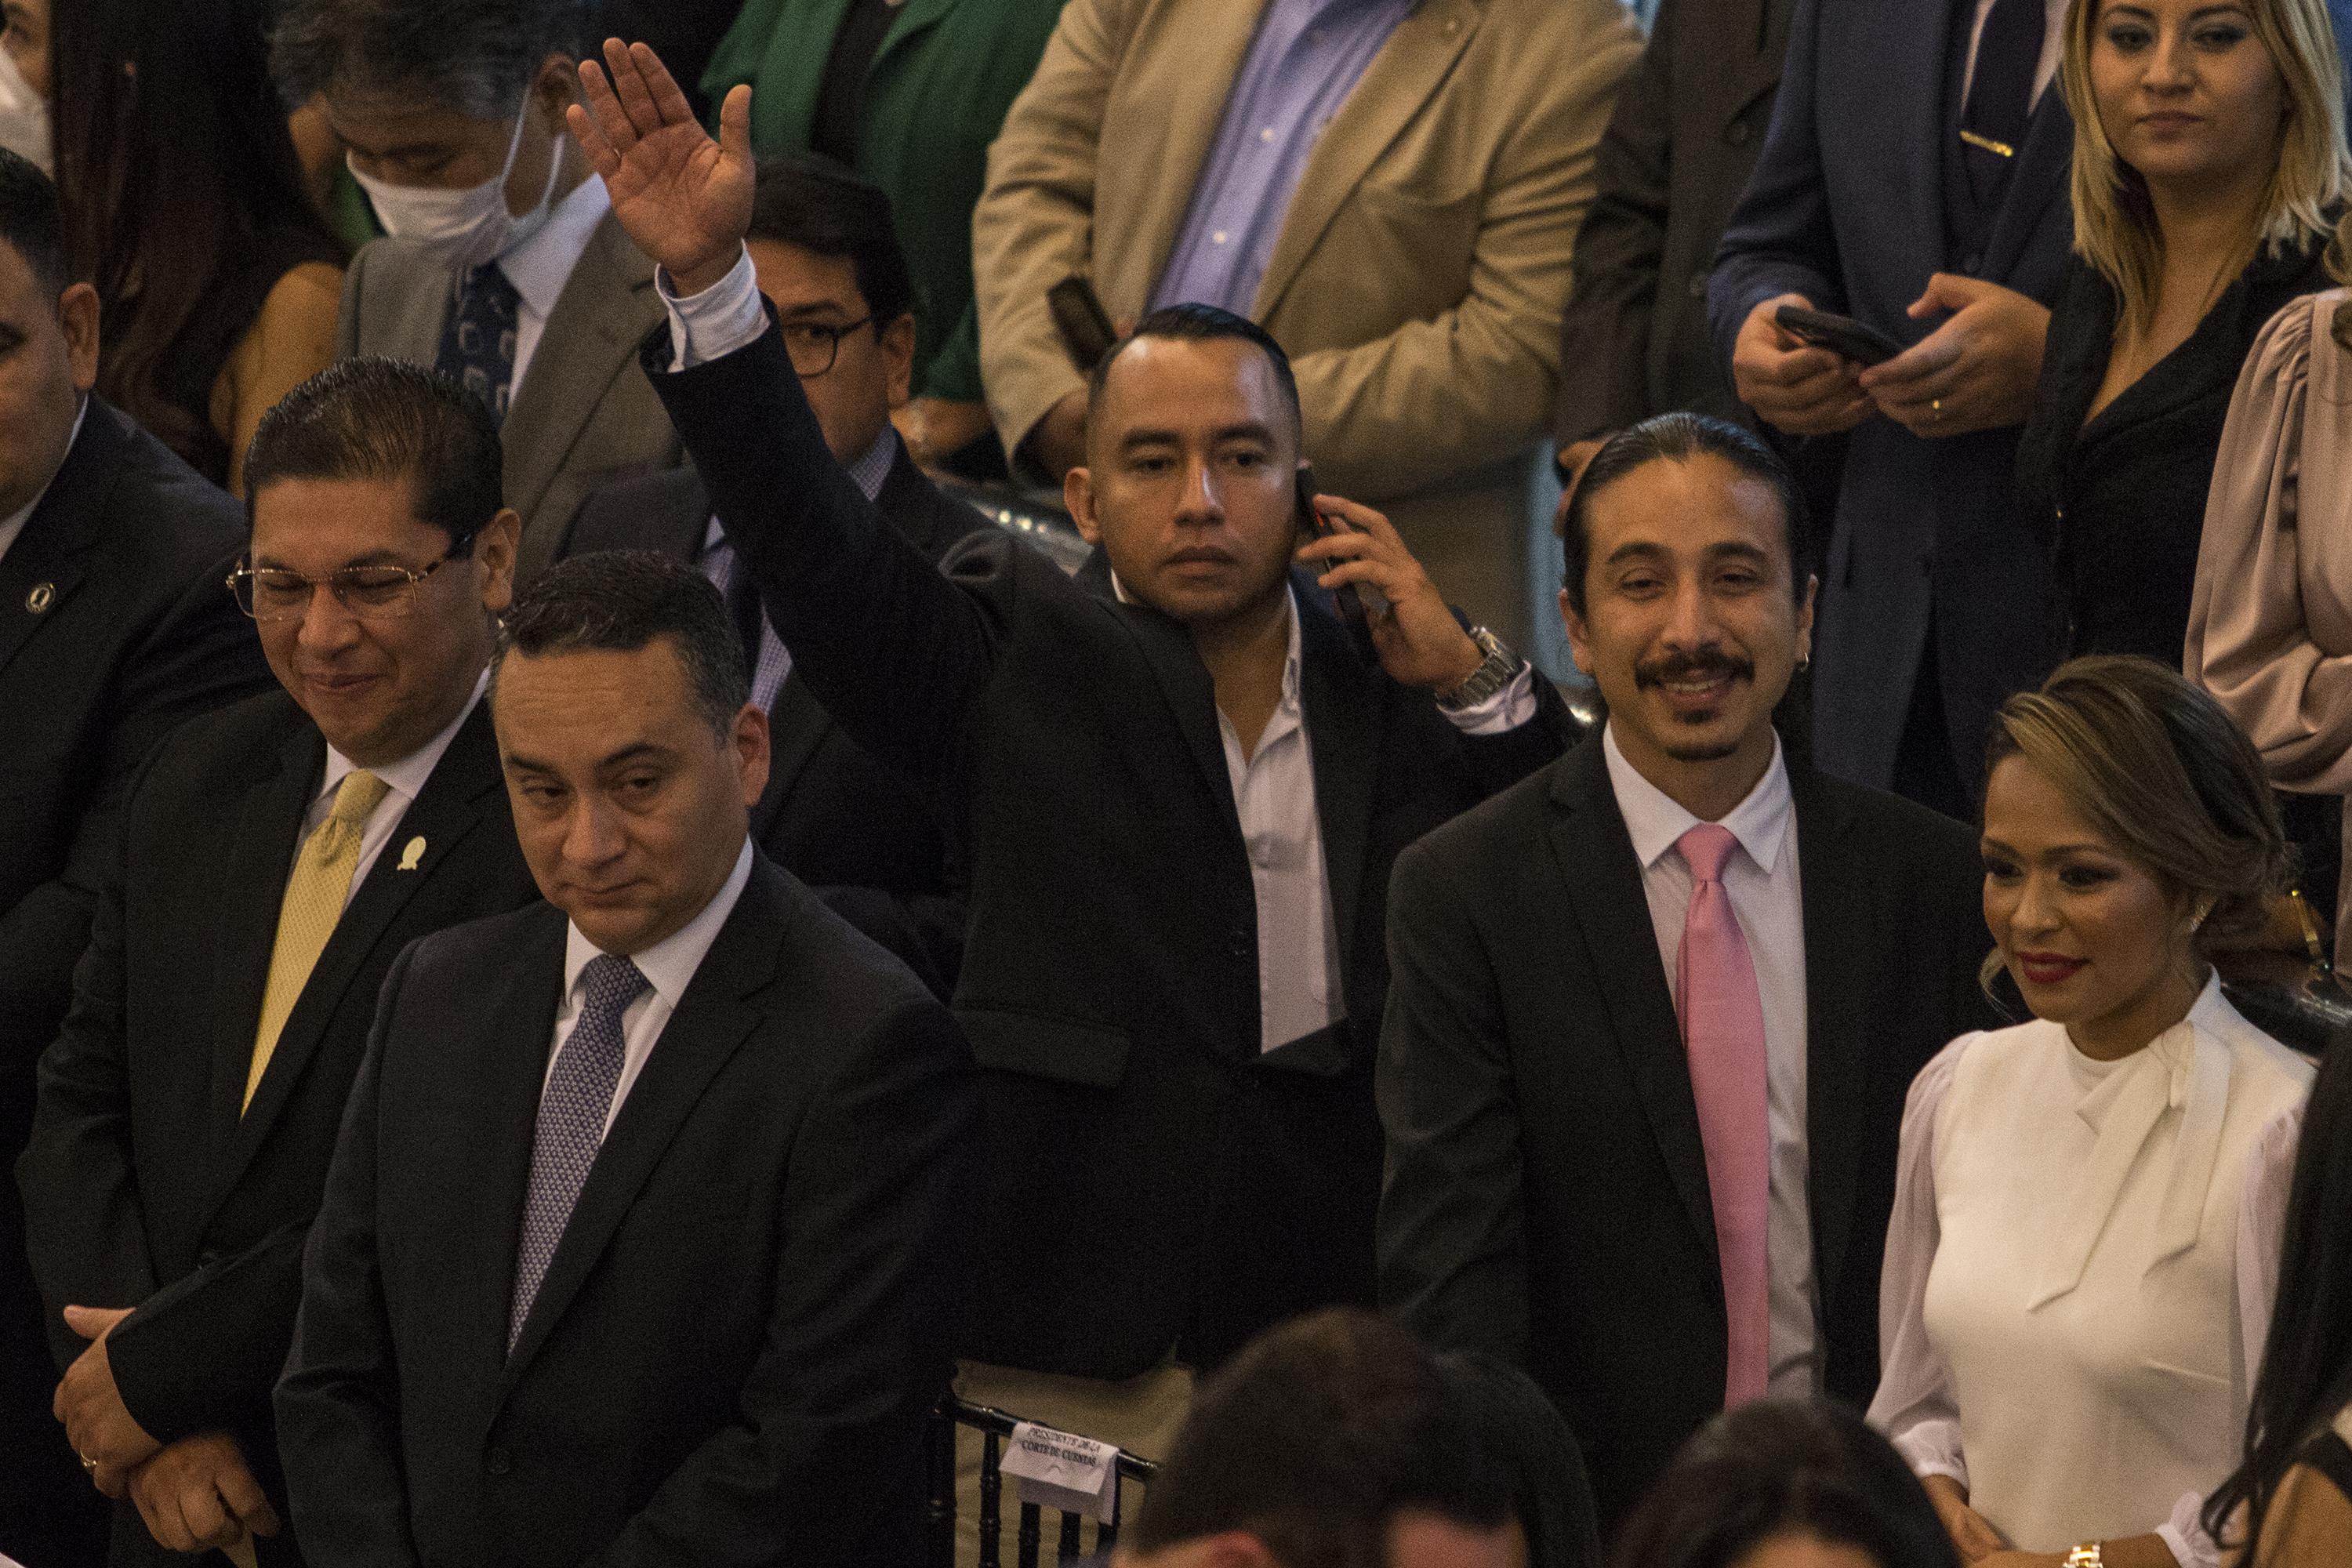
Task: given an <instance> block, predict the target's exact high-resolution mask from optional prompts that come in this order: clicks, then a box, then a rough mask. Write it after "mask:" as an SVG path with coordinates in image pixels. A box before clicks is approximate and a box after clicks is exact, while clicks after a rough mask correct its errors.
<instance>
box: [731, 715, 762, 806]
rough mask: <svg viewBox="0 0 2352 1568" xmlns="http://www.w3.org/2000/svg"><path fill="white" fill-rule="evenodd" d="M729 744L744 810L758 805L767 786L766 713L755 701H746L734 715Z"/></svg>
mask: <svg viewBox="0 0 2352 1568" xmlns="http://www.w3.org/2000/svg"><path fill="white" fill-rule="evenodd" d="M728 745H729V748H730V750H731V751H733V752H734V753H735V776H736V778H737V780H738V781H739V782H740V784H741V785H742V795H743V805H744V806H745V808H746V809H748V808H750V807H751V806H755V805H759V804H760V796H761V795H762V794H763V793H765V792H766V790H767V787H768V716H767V714H766V713H764V712H762V711H761V709H760V706H759V705H758V704H757V703H754V702H746V703H745V704H743V707H742V709H741V710H740V711H739V712H738V713H737V714H736V715H735V728H734V731H733V732H732V733H731V734H730V736H729V737H728Z"/></svg>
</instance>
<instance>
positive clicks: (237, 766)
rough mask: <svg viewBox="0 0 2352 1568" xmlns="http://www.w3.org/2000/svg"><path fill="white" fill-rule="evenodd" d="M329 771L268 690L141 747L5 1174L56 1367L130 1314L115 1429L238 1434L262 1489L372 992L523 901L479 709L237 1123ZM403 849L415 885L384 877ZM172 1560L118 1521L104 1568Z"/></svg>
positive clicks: (113, 1351)
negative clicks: (282, 910)
mask: <svg viewBox="0 0 2352 1568" xmlns="http://www.w3.org/2000/svg"><path fill="white" fill-rule="evenodd" d="M325 765H326V743H325V742H324V741H322V740H321V739H320V735H319V731H318V730H317V728H316V727H315V726H314V725H313V724H311V722H310V720H309V718H308V717H307V716H306V715H304V714H303V712H302V710H300V709H299V708H298V707H296V706H295V704H294V701H293V699H291V698H290V697H288V696H287V695H286V694H285V693H283V692H282V691H280V692H271V693H268V694H266V695H264V696H260V697H257V698H253V699H251V700H247V701H245V702H241V703H238V704H236V706H234V707H232V708H229V709H226V710H223V711H221V712H219V713H215V714H211V715H207V716H206V717H204V718H201V719H198V720H195V721H193V722H191V723H189V724H187V725H185V726H184V727H183V728H181V729H180V730H178V731H174V732H173V734H172V735H171V736H170V737H169V738H168V739H167V740H166V741H165V742H163V745H161V746H160V747H158V748H157V749H156V752H155V754H154V758H153V760H152V762H151V763H150V764H149V765H148V767H147V770H146V772H145V773H143V774H142V777H141V779H140V781H139V784H138V785H137V788H136V790H135V793H134V794H133V795H132V796H131V803H130V806H129V810H128V814H127V825H126V829H125V832H124V837H123V849H122V865H121V870H120V872H119V873H118V874H116V875H115V876H113V877H111V878H110V886H109V887H108V889H107V890H106V893H105V895H104V897H103V898H102V899H101V900H100V903H99V910H98V918H97V920H96V921H95V923H94V925H93V928H92V931H91V938H90V948H89V954H88V956H87V957H85V958H84V959H83V961H82V963H81V965H80V967H79V969H78V970H77V971H76V972H75V977H74V978H75V999H74V1007H73V1011H72V1013H71V1014H70V1015H68V1017H67V1020H66V1024H65V1027H64V1030H63V1032H62V1033H61V1034H60V1035H59V1036H58V1039H57V1042H56V1043H55V1044H54V1045H52V1046H51V1047H49V1049H48V1051H47V1053H46V1054H44V1055H43V1057H42V1058H41V1087H40V1103H39V1108H38V1114H37V1121H36V1123H35V1127H34V1132H33V1139H32V1143H31V1145H30V1147H28V1148H27V1149H26V1152H25V1156H24V1158H23V1159H22V1160H21V1161H20V1162H19V1163H18V1164H17V1167H16V1174H17V1180H18V1183H19V1184H20V1185H21V1186H22V1187H23V1189H24V1194H25V1211H26V1228H27V1230H28V1232H29V1234H30V1241H31V1248H32V1259H33V1268H34V1273H35V1275H36V1277H37V1279H38V1280H39V1281H40V1286H41V1292H42V1295H43V1297H44V1298H45V1300H46V1301H47V1306H48V1327H49V1331H50V1339H51V1343H52V1347H53V1349H54V1351H55V1353H56V1355H57V1359H58V1365H60V1366H63V1365H65V1364H67V1363H68V1362H70V1361H71V1359H72V1358H73V1357H74V1356H76V1355H78V1354H79V1353H80V1352H81V1350H82V1348H83V1342H81V1341H80V1340H79V1339H78V1338H77V1337H76V1336H75V1335H73V1334H72V1333H71V1332H70V1331H68V1330H67V1329H66V1328H65V1326H64V1324H63V1323H62V1321H59V1319H58V1316H57V1313H58V1309H59V1308H61V1307H63V1306H64V1305H65V1304H66V1303H68V1302H79V1303H81V1304H82V1305H85V1306H100V1307H136V1308H138V1310H137V1311H136V1312H134V1313H132V1314H131V1317H129V1318H127V1319H125V1320H124V1321H122V1323H121V1326H120V1327H118V1328H117V1329H116V1330H115V1331H114V1333H113V1335H112V1337H111V1338H110V1339H109V1341H108V1342H107V1344H108V1358H109V1361H110V1363H111V1365H112V1367H113V1369H114V1378H115V1383H116V1384H117V1385H118V1386H119V1387H120V1389H121V1394H122V1400H123V1404H124V1405H126V1406H128V1407H129V1409H130V1411H131V1415H133V1416H135V1417H136V1418H137V1419H138V1421H139V1424H140V1425H141V1426H143V1427H144V1428H145V1429H146V1430H147V1432H148V1433H149V1434H150V1435H151V1436H154V1437H156V1438H158V1439H160V1440H162V1441H164V1442H167V1443H168V1442H172V1441H174V1440H176V1439H178V1438H181V1437H184V1436H192V1435H194V1434H195V1433H198V1432H205V1431H212V1430H215V1429H219V1428H227V1429H228V1430H230V1431H232V1432H234V1433H236V1435H237V1436H238V1438H239V1440H240V1442H241V1443H242V1445H243V1447H244V1448H245V1450H246V1455H247V1462H248V1463H249V1464H250V1465H252V1466H253V1468H254V1470H255V1474H256V1476H257V1479H261V1480H262V1482H263V1484H264V1486H265V1488H268V1489H270V1490H271V1491H272V1492H273V1493H276V1492H277V1485H276V1481H277V1476H276V1457H277V1444H276V1441H275V1439H274V1436H273V1434H272V1428H271V1421H270V1415H269V1391H270V1387H271V1385H272V1384H273V1383H275V1381H276V1380H277V1374H278V1367H279V1366H280V1364H281V1363H283V1362H284V1361H285V1359H286V1345H287V1342H288V1339H289V1336H290V1335H291V1333H292V1331H293V1327H294V1307H295V1302H296V1300H297V1299H298V1298H299V1295H300V1293H301V1252H302V1237H303V1233H304V1231H305V1229H306V1227H307V1226H309V1224H310V1219H311V1216H312V1215H314V1214H315V1213H316V1212H317V1209H318V1206H319V1200H320V1191H321V1189H322V1188H323V1187H324V1185H325V1184H326V1177H327V1166H328V1161H329V1158H330V1156H331V1154H332V1152H333V1150H334V1142H335V1133H336V1130H337V1129H338V1127H340V1126H341V1121H342V1114H343V1103H344V1100H345V1099H346V1098H347V1096H348V1095H349V1093H350V1089H351V1083H352V1074H353V1073H355V1072H356V1071H357V1070H358V1068H359V1063H360V1055H361V1051H362V1047H364V1045H365V1043H366V1038H367V1027H368V1022H369V1020H370V1019H371V1018H372V1017H373V1016H374V1012H375V996H376V990H377V988H378V986H379V985H380V984H382V982H383V976H384V973H385V971H386V970H388V969H389V968H390V967H391V965H392V961H393V959H394V955H396V954H397V953H398V952H400V950H401V949H402V948H403V947H404V946H405V945H406V944H407V943H408V942H410V941H411V940H413V939H414V938H415V937H417V936H420V935H423V934H424V933H425V932H427V931H437V930H439V929H440V928H442V927H443V926H446V925H450V924H453V923H455V922H457V921H464V920H470V919H473V918H475V917H477V916H479V915H482V914H486V913H488V912H491V911H494V910H510V909H513V908H515V907H517V906H518V905H520V904H524V903H527V902H530V901H532V900H536V899H537V898H538V896H539V895H538V891H537V889H535V888H534V887H533V886H532V883H531V880H530V872H529V870H528V869H527V868H525V867H524V865H523V861H522V856H521V853H520V850H519V849H518V848H517V847H516V845H515V837H514V826H513V820H512V818H511V817H510V816H509V814H508V809H507V800H506V791H505V788H504V785H503V784H502V782H501V779H500V774H499V761H498V752H497V747H496V744H495V742H493V740H492V738H491V735H490V721H489V713H488V707H487V705H484V706H478V707H477V708H476V710H474V712H473V714H472V715H471V716H470V717H469V718H467V721H466V722H465V723H464V724H463V725H461V726H460V727H459V728H458V731H457V734H456V736H455V737H453V738H452V739H451V741H450V742H449V749H448V750H447V751H446V752H444V753H443V754H442V758H441V762H440V763H439V765H438V766H436V768H435V769H434V770H433V774H432V777H431V778H430V779H429V780H427V781H426V784H425V789H424V792H423V793H422V794H421V795H418V796H417V798H416V800H415V803H414V804H413V805H410V806H409V808H408V811H407V812H406V814H405V815H404V816H402V818H401V821H400V825H399V826H398V827H397V828H396V829H395V830H394V833H393V836H392V838H391V840H390V841H389V842H388V843H387V844H386V846H385V847H384V850H383V853H382V854H381V855H380V856H378V857H377V858H376V861H375V863H374V865H373V866H372V867H371V868H369V870H368V875H367V878H366V879H365V880H364V881H362V883H361V884H360V886H359V889H358V890H357V891H356V892H355V893H354V894H353V895H352V901H351V903H350V906H349V907H348V908H347V909H346V910H345V911H344V913H343V916H342V919H341V921H338V922H337V924H336V927H335V931H334V935H333V936H332V937H331V938H330V939H329V940H328V942H327V946H326V948H325V950H324V952H321V953H320V957H319V962H318V964H317V966H316V967H315V968H314V969H313V970H312V971H311V973H310V981H309V983H308V984H305V985H304V987H303V989H302V994H301V996H300V998H299V1000H298V1001H297V1002H296V1003H295V1005H294V1010H293V1012H292V1013H291V1014H289V1016H288V1017H287V1020H286V1025H285V1028H284V1030H283V1031H282V1032H281V1033H280V1035H279V1036H278V1046H277V1048H276V1049H275V1051H274V1052H273V1053H272V1054H271V1057H270V1059H269V1066H268V1068H267V1070H265V1071H264V1072H263V1074H262V1078H261V1082H260V1085H259V1087H258V1088H257V1090H256V1092H255V1094H254V1098H253V1104H252V1106H251V1108H250V1109H249V1110H246V1111H245V1112H244V1114H243V1115H242V1116H240V1115H239V1111H238V1108H239V1102H240V1101H241V1100H242V1099H243V1096H244V1092H245V1079H246V1069H247V1063H248V1062H249V1061H250V1060H251V1058H252V1052H253V1032H254V1024H255V1021H256V1019H257V1018H258V1017H259V1016H260V1013H261V995H262V991H263V988H264V986H265V984H267V981H268V973H269V956H270V948H271V944H272V942H273V940H274V938H275V933H276V931H277V926H278V906H279V904H280V902H281V901H282V900H283V897H284V893H285V887H286V878H287V875H288V873H289V870H290V868H291V867H292V864H293V858H294V853H295V849H296V846H297V842H298V840H299V837H300V833H301V824H302V819H303V816H304V813H305V812H306V810H307V809H308V807H309V805H310V802H311V800H312V799H313V798H314V797H315V796H316V795H317V793H318V786H319V780H320V773H321V770H322V769H323V768H324V767H325ZM417 837H422V838H424V840H425V851H424V854H423V856H422V857H421V858H420V859H419V860H418V863H417V866H416V868H415V869H414V870H408V871H404V870H402V869H400V863H401V861H402V860H403V858H404V847H405V846H407V845H408V844H409V843H411V842H412V841H413V840H414V839H415V838H417ZM280 1500H281V1501H282V1497H281V1499H280ZM288 1542H289V1538H287V1537H284V1536H280V1537H279V1538H278V1539H277V1540H275V1541H269V1542H263V1543H262V1547H261V1551H262V1552H263V1555H264V1558H265V1560H272V1559H274V1560H277V1561H281V1562H291V1561H295V1560H296V1559H294V1558H293V1556H292V1554H291V1553H290V1552H289V1550H288ZM172 1560H173V1559H172V1557H171V1554H170V1553H168V1552H164V1551H163V1549H162V1548H161V1547H159V1546H157V1545H156V1544H155V1542H154V1541H153V1540H152V1537H151V1536H150V1535H149V1534H148V1532H147V1530H146V1528H145V1527H144V1525H142V1523H141V1522H140V1521H139V1518H138V1514H137V1510H135V1509H133V1508H132V1507H131V1504H129V1503H127V1502H126V1503H123V1504H121V1507H120V1509H119V1510H118V1515H117V1522H116V1531H115V1553H114V1561H115V1562H117V1563H131V1562H154V1563H163V1562H168V1561H172Z"/></svg>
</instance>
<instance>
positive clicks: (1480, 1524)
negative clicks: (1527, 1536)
mask: <svg viewBox="0 0 2352 1568" xmlns="http://www.w3.org/2000/svg"><path fill="white" fill-rule="evenodd" d="M1513 1480H1514V1477H1513V1474H1512V1464H1511V1459H1510V1457H1509V1456H1508V1455H1507V1453H1506V1452H1504V1451H1503V1450H1502V1449H1501V1448H1500V1447H1498V1446H1497V1445H1496V1443H1495V1442H1494V1441H1493V1439H1492V1437H1491V1435H1490V1434H1489V1433H1488V1432H1487V1431H1486V1429H1485V1427H1484V1426H1483V1425H1482V1423H1481V1422H1480V1420H1479V1418H1478V1410H1477V1407H1476V1405H1475V1402H1474V1401H1473V1400H1472V1399H1470V1398H1469V1397H1468V1396H1467V1395H1466V1394H1465V1392H1464V1390H1463V1388H1462V1386H1461V1385H1460V1384H1458V1383H1457V1382H1456V1381H1455V1380H1454V1378H1453V1377H1451V1376H1449V1375H1448V1373H1446V1372H1445V1371H1444V1368H1442V1367H1441V1366H1440V1365H1439V1364H1438V1362H1437V1359H1436V1358H1435V1357H1434V1356H1433V1355H1432V1354H1431V1353H1430V1352H1428V1351H1427V1350H1425V1349H1423V1346H1422V1345H1421V1343H1420V1342H1418V1341H1416V1340H1414V1339H1413V1338H1412V1335H1410V1334H1408V1333H1406V1332H1405V1331H1404V1330H1402V1329H1401V1328H1399V1327H1397V1326H1396V1325H1395V1324H1393V1323H1389V1322H1385V1321H1381V1319H1378V1318H1375V1317H1373V1316H1372V1315H1371V1314H1370V1313H1369V1312H1365V1311H1362V1310H1357V1309H1353V1308H1345V1307H1333V1308H1327V1309H1325V1310H1322V1311H1318V1312H1315V1313H1312V1314H1310V1315H1309V1316H1307V1317H1304V1318H1299V1319H1297V1320H1296V1321H1292V1322H1288V1323H1286V1324H1284V1325H1282V1326H1281V1327H1279V1328H1276V1329H1273V1330H1270V1331H1267V1332H1266V1333H1265V1334H1263V1335H1261V1336H1259V1337H1258V1338H1257V1339H1256V1340H1255V1341H1254V1342H1251V1343H1250V1344H1249V1345H1248V1346H1246V1347H1245V1348H1244V1350H1243V1351H1242V1352H1241V1353H1240V1354H1238V1355H1236V1356H1235V1357H1234V1359H1233V1360H1232V1361H1231V1362H1230V1363H1227V1364H1226V1365H1225V1366H1224V1368H1223V1370H1221V1371H1220V1372H1218V1373H1216V1375H1215V1376H1213V1378H1211V1379H1210V1380H1209V1381H1208V1382H1207V1383H1206V1384H1203V1385H1202V1388H1201V1390H1200V1393H1199V1394H1198V1396H1197V1397H1196V1398H1195V1399H1194V1401H1193V1404H1192V1412H1191V1414H1189V1415H1186V1416H1185V1418H1184V1424H1183V1426H1182V1427H1181V1428H1180V1429H1179V1431H1178V1432H1177V1435H1176V1441H1175V1446H1174V1447H1173V1449H1172V1451H1171V1453H1170V1454H1169V1455H1168V1458H1167V1462H1166V1463H1165V1464H1164V1465H1163V1466H1162V1467H1161V1468H1160V1476H1159V1479H1156V1480H1155V1481H1153V1482H1152V1484H1151V1487H1150V1489H1149V1490H1148V1491H1146V1492H1145V1493H1144V1497H1143V1508H1142V1510H1141V1511H1140V1513H1139V1516H1138V1518H1137V1520H1136V1527H1135V1533H1134V1536H1133V1541H1134V1543H1135V1545H1136V1546H1137V1547H1138V1548H1139V1549H1140V1550H1143V1551H1159V1550H1161V1549H1163V1548H1166V1547H1169V1546H1172V1545H1176V1544H1178V1543H1180V1542H1187V1541H1197V1540H1200V1539H1201V1538H1202V1537H1204V1536H1210V1535H1214V1534H1217V1533H1219V1532H1220V1531H1228V1530H1240V1531H1249V1532H1250V1533H1251V1534H1253V1535H1255V1536H1256V1537H1257V1538H1258V1539H1259V1540H1260V1541H1261V1542H1264V1543H1265V1548H1266V1550H1267V1551H1268V1552H1271V1553H1273V1555H1274V1556H1275V1557H1276V1559H1277V1560H1278V1561H1280V1562H1281V1563H1283V1564H1284V1568H1381V1564H1383V1563H1385V1562H1386V1560H1387V1554H1388V1553H1387V1534H1388V1529H1389V1524H1390V1521H1391V1519H1392V1518H1393V1517H1394V1516H1395V1515H1396V1514H1397V1513H1398V1512H1399V1511H1400V1510H1408V1509H1411V1510H1423V1511H1426V1512H1429V1513H1433V1514H1436V1515H1438V1516H1439V1517H1441V1518H1444V1519H1447V1520H1451V1521H1454V1522H1456V1523H1459V1524H1462V1525H1465V1526H1467V1527H1470V1528H1472V1529H1478V1530H1499V1529H1501V1528H1502V1527H1503V1526H1505V1525H1506V1524H1507V1523H1509V1522H1510V1521H1511V1519H1512V1517H1513V1513H1512V1502H1513V1495H1512V1494H1513Z"/></svg>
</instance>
